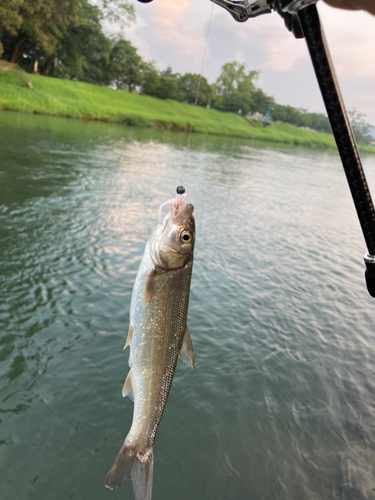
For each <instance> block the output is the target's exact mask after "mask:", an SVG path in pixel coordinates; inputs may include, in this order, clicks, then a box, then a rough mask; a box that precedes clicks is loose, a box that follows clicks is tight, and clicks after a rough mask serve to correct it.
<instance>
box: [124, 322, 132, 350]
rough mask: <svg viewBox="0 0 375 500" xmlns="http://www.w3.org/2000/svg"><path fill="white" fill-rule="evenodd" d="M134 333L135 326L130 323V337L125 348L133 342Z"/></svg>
mask: <svg viewBox="0 0 375 500" xmlns="http://www.w3.org/2000/svg"><path fill="white" fill-rule="evenodd" d="M133 333H134V326H133V325H132V324H131V323H130V325H129V331H128V338H127V339H126V343H125V345H124V349H126V348H127V347H128V345H130V344H131V341H132V338H133Z"/></svg>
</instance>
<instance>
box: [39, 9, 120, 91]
mask: <svg viewBox="0 0 375 500" xmlns="http://www.w3.org/2000/svg"><path fill="white" fill-rule="evenodd" d="M101 17H102V13H101V11H100V9H99V8H98V7H97V6H95V5H92V4H91V3H89V2H88V1H87V0H80V10H79V18H78V22H77V23H76V24H75V25H71V26H70V27H69V29H68V32H67V35H66V36H65V37H64V38H63V39H62V40H61V42H60V46H59V47H58V50H57V67H56V68H55V71H54V76H57V77H63V78H71V79H74V80H80V81H83V82H88V83H96V84H100V85H109V83H110V81H111V77H110V74H109V64H108V63H109V54H110V51H111V46H112V42H111V40H110V39H109V38H107V37H106V36H105V35H104V33H103V31H102V27H101V24H100V19H101ZM48 71H49V68H47V67H45V68H44V70H43V74H45V75H47V74H48Z"/></svg>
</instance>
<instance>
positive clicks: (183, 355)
mask: <svg viewBox="0 0 375 500" xmlns="http://www.w3.org/2000/svg"><path fill="white" fill-rule="evenodd" d="M179 356H180V359H181V360H182V361H183V362H184V363H186V364H187V365H189V366H190V368H192V369H193V370H195V359H194V350H193V343H192V341H191V337H190V333H189V330H188V327H186V330H185V334H184V338H183V341H182V346H181V351H180V354H179Z"/></svg>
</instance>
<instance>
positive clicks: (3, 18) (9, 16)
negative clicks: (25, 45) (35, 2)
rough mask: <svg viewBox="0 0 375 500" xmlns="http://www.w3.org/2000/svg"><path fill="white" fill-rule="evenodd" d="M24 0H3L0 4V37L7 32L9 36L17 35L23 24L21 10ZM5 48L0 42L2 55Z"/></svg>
mask: <svg viewBox="0 0 375 500" xmlns="http://www.w3.org/2000/svg"><path fill="white" fill-rule="evenodd" d="M23 2H24V0H2V2H1V4H0V38H1V37H2V34H3V33H4V34H5V32H6V33H7V35H8V37H14V36H16V35H17V32H18V29H19V28H20V26H21V24H22V17H21V15H20V14H19V10H20V6H21V5H22V3H23ZM3 50H4V47H3V44H2V42H0V56H1V55H2V53H3Z"/></svg>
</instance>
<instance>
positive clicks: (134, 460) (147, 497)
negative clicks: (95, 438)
mask: <svg viewBox="0 0 375 500" xmlns="http://www.w3.org/2000/svg"><path fill="white" fill-rule="evenodd" d="M153 469H154V450H153V448H150V449H148V450H146V451H144V450H141V449H140V448H137V447H136V446H134V445H129V444H127V443H126V441H125V443H124V444H123V445H122V448H121V450H120V451H119V453H118V455H117V457H116V459H115V462H114V464H113V465H112V467H111V469H110V470H109V472H108V474H107V477H106V478H105V486H106V488H109V489H111V490H113V488H116V486H120V484H121V483H122V482H123V481H125V480H127V479H131V481H132V485H133V494H134V500H151V495H152V475H153Z"/></svg>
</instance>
